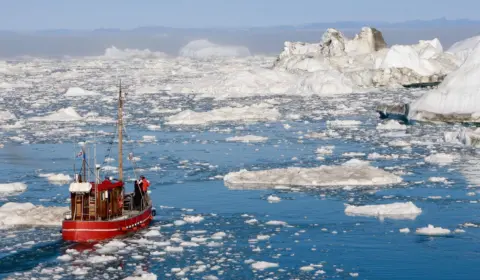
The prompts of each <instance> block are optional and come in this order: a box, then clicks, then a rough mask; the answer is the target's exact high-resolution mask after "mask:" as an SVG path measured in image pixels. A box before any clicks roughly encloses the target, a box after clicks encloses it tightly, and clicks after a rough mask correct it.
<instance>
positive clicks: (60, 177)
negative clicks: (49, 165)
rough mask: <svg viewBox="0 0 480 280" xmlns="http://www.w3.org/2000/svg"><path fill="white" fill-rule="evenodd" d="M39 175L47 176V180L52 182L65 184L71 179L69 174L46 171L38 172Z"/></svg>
mask: <svg viewBox="0 0 480 280" xmlns="http://www.w3.org/2000/svg"><path fill="white" fill-rule="evenodd" d="M39 176H40V177H43V178H47V180H48V181H49V182H50V183H52V184H59V185H62V184H66V183H68V182H70V181H71V180H72V177H70V175H66V174H54V173H46V174H39Z"/></svg>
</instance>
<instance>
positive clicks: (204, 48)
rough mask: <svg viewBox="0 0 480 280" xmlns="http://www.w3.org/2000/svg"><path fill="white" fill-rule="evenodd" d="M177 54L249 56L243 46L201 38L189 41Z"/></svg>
mask: <svg viewBox="0 0 480 280" xmlns="http://www.w3.org/2000/svg"><path fill="white" fill-rule="evenodd" d="M179 54H180V56H185V57H193V58H212V57H245V56H250V51H249V50H248V48H246V47H243V46H223V45H217V44H214V43H212V42H210V41H208V40H204V39H203V40H195V41H191V42H189V43H188V44H187V45H185V46H184V47H183V48H182V49H180V52H179Z"/></svg>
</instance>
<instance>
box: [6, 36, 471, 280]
mask: <svg viewBox="0 0 480 280" xmlns="http://www.w3.org/2000/svg"><path fill="white" fill-rule="evenodd" d="M198 44H199V43H198V42H197V43H196V44H193V45H194V46H196V45H198ZM202 44H203V45H202ZM202 44H200V45H201V46H202V47H203V48H205V43H204V42H203V43H202ZM207 47H208V48H210V49H202V50H182V53H181V54H183V55H185V56H186V55H189V57H185V56H179V57H175V58H171V57H165V56H164V55H163V54H159V53H153V52H149V51H139V50H119V49H116V48H115V49H109V50H107V51H106V54H105V56H102V57H89V58H64V59H46V58H25V59H23V60H12V61H4V62H2V63H0V75H2V77H3V82H2V83H0V100H1V101H2V102H1V103H0V104H1V105H0V108H1V111H0V144H1V145H0V146H1V147H2V148H0V178H2V179H1V180H0V278H4V279H478V275H479V273H480V266H479V264H480V261H479V257H480V243H479V240H480V192H479V189H478V188H479V187H480V155H479V153H478V151H477V150H476V148H475V147H474V146H475V145H473V144H474V143H473V144H472V141H471V139H473V138H468V137H465V136H464V137H463V138H462V137H456V136H455V135H457V136H458V135H460V134H462V133H463V134H462V135H464V134H465V133H466V131H465V128H464V127H463V126H462V125H460V124H451V123H450V124H446V123H433V122H417V123H415V124H414V125H403V124H400V123H398V122H397V121H392V120H380V119H379V118H378V114H377V113H376V112H375V107H376V106H377V105H378V104H385V103H387V104H396V103H413V102H416V101H417V100H424V99H422V96H424V95H426V94H435V92H434V93H431V92H432V91H431V90H430V89H422V90H411V89H408V90H407V89H403V88H401V87H398V86H392V87H372V86H371V85H368V86H369V87H363V88H362V90H359V88H358V87H357V86H358V85H356V86H349V88H348V90H347V92H342V90H344V89H345V85H346V83H343V84H341V85H340V84H338V80H335V79H333V78H332V79H333V80H334V82H333V84H332V83H331V82H332V79H330V78H326V79H320V80H321V81H322V83H323V84H322V85H321V86H318V85H315V84H313V86H312V85H310V86H307V89H305V87H304V85H305V83H306V82H305V81H304V80H303V79H304V78H298V76H296V75H300V76H301V75H302V74H298V72H295V74H291V73H290V72H282V71H284V70H282V71H280V70H278V69H277V70H275V69H273V70H272V69H271V68H270V66H271V65H272V64H273V63H274V61H275V58H271V57H258V56H246V55H248V51H246V50H244V49H239V50H237V51H238V53H240V54H241V56H246V57H238V56H237V55H236V54H237V52H236V49H235V48H234V47H232V46H230V47H228V48H223V49H221V51H222V54H224V56H227V57H209V58H207V57H205V55H204V54H205V53H207V54H210V53H211V52H214V51H218V48H219V47H218V46H213V47H212V46H211V45H208V44H207ZM212 48H213V50H212ZM472 48H473V46H472ZM399 49H400V50H401V48H397V53H401V52H400V51H398V50H399ZM477 49H478V48H477ZM410 52H411V50H409V53H410ZM477 52H478V50H477ZM232 53H233V54H232ZM472 53H473V54H475V51H473V52H472ZM191 54H194V55H191ZM463 55H465V56H468V54H463ZM198 56H200V58H199V57H198ZM235 56H236V57H235ZM479 57H480V56H478V57H474V58H475V59H478V58H479ZM464 59H467V60H468V59H469V58H464ZM474 62H475V61H473V62H471V63H470V64H468V63H467V65H471V64H472V63H474ZM452 67H453V68H455V67H454V66H452ZM245 69H247V70H245ZM259 69H261V70H259ZM442 69H443V68H442ZM459 69H460V70H452V71H453V72H452V73H453V74H452V75H456V77H457V78H458V77H459V75H461V74H462V73H463V72H464V71H465V69H464V70H461V69H462V68H461V66H460V68H459ZM430 70H431V69H430ZM322 71H323V70H322ZM389 71H390V70H389ZM425 71H426V70H425ZM442 71H443V70H442ZM445 71H446V70H445ZM449 71H450V70H449ZM455 71H456V72H455ZM462 71H463V72H462ZM266 72H268V73H266ZM427 72H429V71H427ZM430 72H431V71H430ZM430 72H429V74H431V73H430ZM434 72H435V71H434ZM314 73H315V72H314ZM334 73H335V75H340V76H341V75H343V74H338V73H337V72H334ZM317 74H318V73H317ZM448 74H450V72H449V73H448ZM274 75H275V77H274ZM282 75H283V76H282ZM309 75H310V74H309ZM120 78H121V79H122V81H123V83H124V87H125V90H126V92H127V97H126V112H125V119H126V131H127V133H126V134H127V135H126V136H127V137H126V138H127V139H126V141H125V145H124V149H125V158H126V159H127V157H128V159H129V160H128V161H127V162H126V166H125V172H126V177H127V191H128V190H130V191H131V190H133V180H134V179H135V178H137V177H138V176H140V175H145V176H146V177H147V178H148V179H149V180H150V182H151V188H150V189H151V194H150V195H151V198H152V201H153V204H154V206H155V207H156V210H157V216H156V217H155V219H154V221H153V222H152V224H151V226H150V228H149V229H147V230H144V231H140V232H137V233H136V234H134V235H132V236H128V237H124V238H121V239H115V240H110V241H105V242H99V243H97V244H88V245H85V244H72V243H68V242H64V241H62V239H61V233H60V229H61V221H62V219H63V214H64V213H65V212H67V211H68V206H69V193H68V184H69V182H71V180H72V178H73V174H74V172H73V170H74V168H77V169H78V168H79V164H80V161H79V159H76V158H75V155H76V154H77V153H78V152H79V143H86V145H87V147H88V148H89V152H90V153H89V154H88V159H89V162H90V164H92V165H93V164H94V158H93V149H94V145H93V143H94V142H95V143H96V150H97V157H96V161H97V162H98V163H100V164H102V176H115V175H116V174H117V172H118V170H117V168H116V165H117V161H118V158H117V151H116V149H117V145H116V143H115V142H114V141H112V139H113V138H114V136H115V128H114V125H115V118H116V113H117V111H116V105H117V100H116V97H117V81H118V79H120ZM454 78H455V76H454ZM454 78H450V79H449V80H450V81H452V80H454ZM297 79H300V82H298V83H297ZM345 79H346V78H345V77H344V78H342V79H341V81H343V82H345ZM447 79H448V75H447ZM310 81H313V83H316V82H317V81H318V79H317V78H314V79H313V80H311V79H310ZM288 83H292V85H293V86H292V85H289V88H288V89H285V88H284V86H285V84H288ZM309 83H310V82H309ZM395 84H396V81H395ZM325 85H327V86H325ZM324 86H325V87H324ZM442 86H443V88H445V87H448V86H450V84H448V85H443V84H442V85H441V86H440V87H439V90H440V91H441V90H442ZM275 87H277V88H275ZM229 89H230V91H229ZM325 89H327V90H326V92H328V93H327V94H322V92H324V91H325ZM462 90H465V91H467V89H462ZM337 91H339V92H337ZM298 92H301V93H299V94H297V93H298ZM332 92H337V93H335V94H332ZM448 93H449V94H452V91H451V90H448ZM427 99H428V98H427ZM432 99H433V98H432ZM422 102H423V101H422ZM432 102H433V101H432ZM429 104H431V103H429ZM419 106H421V104H420V105H419ZM442 106H443V105H442ZM455 106H457V107H462V104H456V105H455ZM470 107H471V106H470ZM470 107H469V108H470ZM417 108H419V107H417ZM445 110H446V109H445ZM447 111H448V110H447ZM431 112H432V111H431ZM435 113H439V112H435ZM440 113H441V112H440ZM468 113H471V114H473V113H475V112H468ZM424 115H425V114H424ZM472 116H473V115H472ZM475 116H476V115H475ZM469 133H470V132H469ZM471 133H472V134H474V132H471ZM467 138H468V139H469V141H470V142H468V141H467V142H468V143H466V142H465V141H461V140H462V139H463V140H465V139H467ZM467 144H469V145H467ZM133 166H136V167H137V170H136V172H134V171H133Z"/></svg>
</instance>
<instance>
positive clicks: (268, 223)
mask: <svg viewBox="0 0 480 280" xmlns="http://www.w3.org/2000/svg"><path fill="white" fill-rule="evenodd" d="M265 224H266V225H267V226H286V225H288V224H287V223H286V222H284V221H268V222H266V223H265Z"/></svg>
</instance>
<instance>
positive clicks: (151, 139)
mask: <svg viewBox="0 0 480 280" xmlns="http://www.w3.org/2000/svg"><path fill="white" fill-rule="evenodd" d="M155 141H157V138H156V137H155V136H152V135H143V136H142V142H155Z"/></svg>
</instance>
